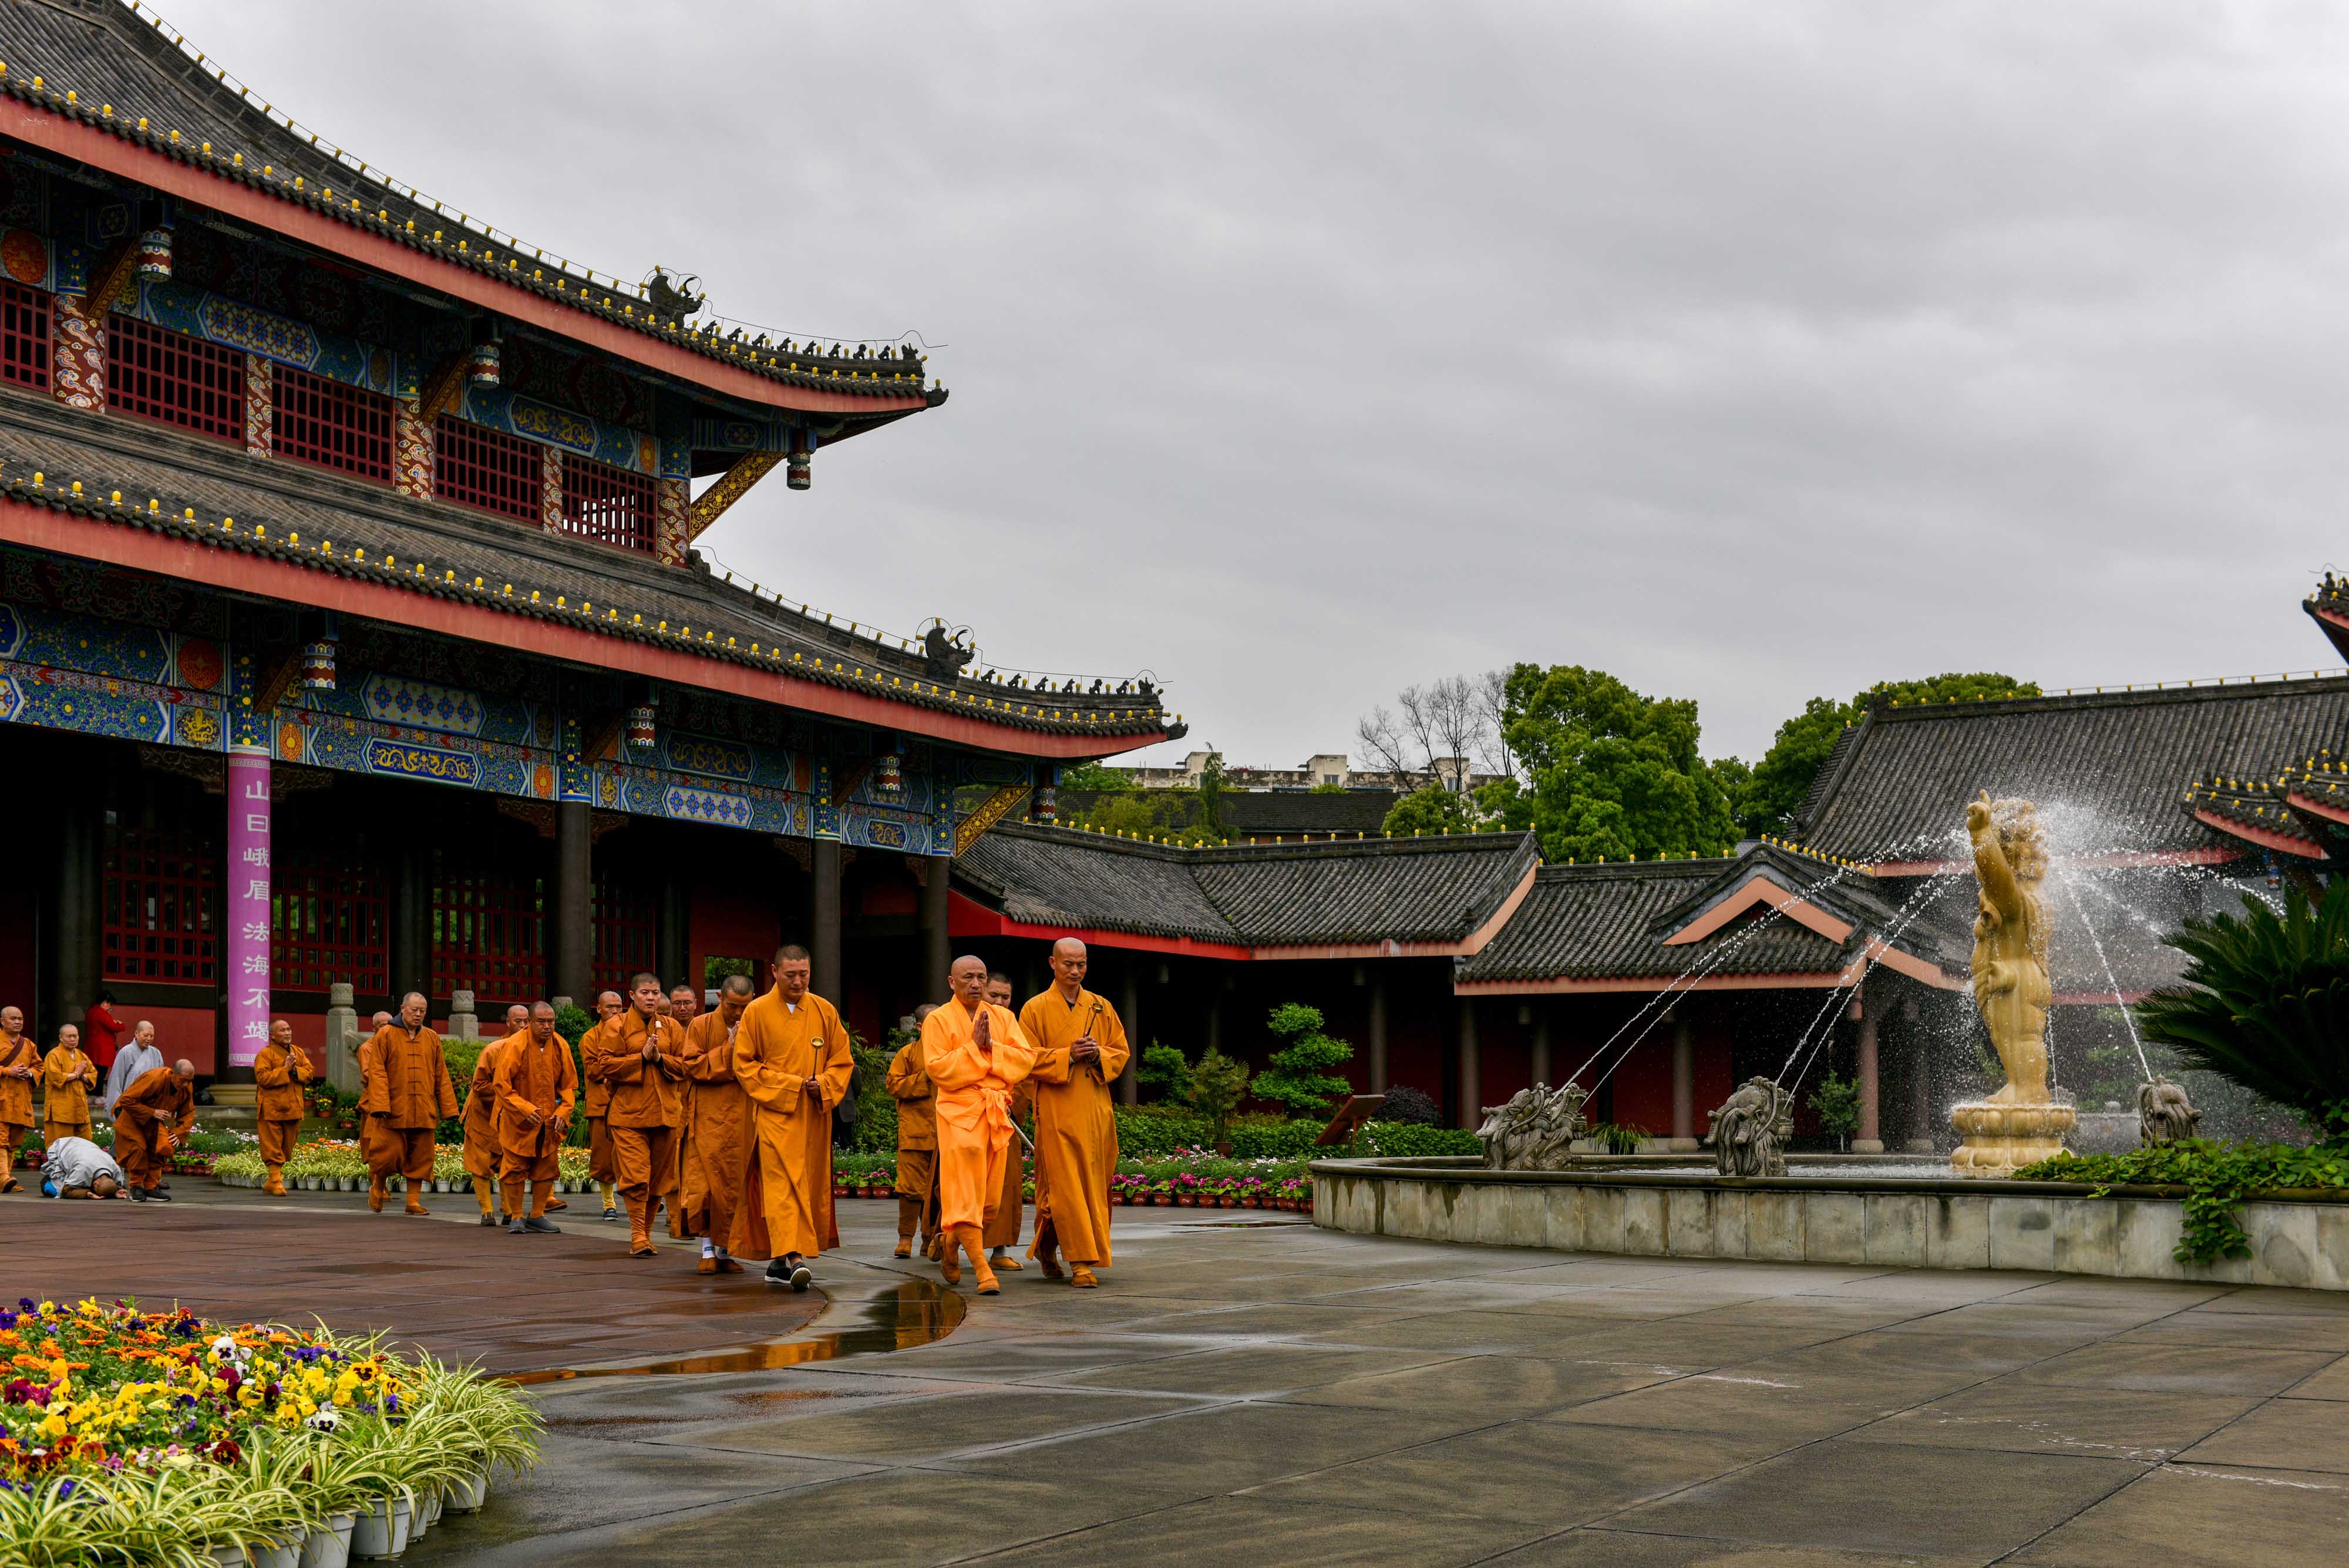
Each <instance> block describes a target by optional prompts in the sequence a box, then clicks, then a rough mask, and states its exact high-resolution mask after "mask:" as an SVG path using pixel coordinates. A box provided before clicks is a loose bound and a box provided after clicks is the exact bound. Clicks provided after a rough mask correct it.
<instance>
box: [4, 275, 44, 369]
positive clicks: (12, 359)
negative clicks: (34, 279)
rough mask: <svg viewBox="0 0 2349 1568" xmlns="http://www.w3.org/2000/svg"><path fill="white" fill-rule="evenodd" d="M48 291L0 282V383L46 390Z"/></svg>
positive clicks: (15, 283)
mask: <svg viewBox="0 0 2349 1568" xmlns="http://www.w3.org/2000/svg"><path fill="white" fill-rule="evenodd" d="M49 297H50V296H49V292H48V290H47V289H45V288H27V287H26V286H24V285H23V284H21V283H18V282H16V280H15V279H13V278H11V279H5V280H0V381H14V382H15V383H16V385H18V386H20V387H37V388H39V389H41V390H42V391H45V392H46V391H47V390H48V389H49Z"/></svg>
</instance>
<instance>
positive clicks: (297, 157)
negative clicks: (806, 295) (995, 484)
mask: <svg viewBox="0 0 2349 1568" xmlns="http://www.w3.org/2000/svg"><path fill="white" fill-rule="evenodd" d="M0 66H5V74H0V94H5V95H7V96H8V97H11V98H14V99H18V100H19V101H21V102H25V103H30V104H34V105H36V106H38V107H39V108H41V109H47V110H48V111H50V112H51V113H55V114H59V115H63V116H65V117H67V118H68V119H75V120H78V121H79V122H81V123H82V124H84V125H88V126H90V127H93V128H95V129H97V130H101V131H104V132H105V133H107V134H108V135H110V136H114V137H118V138H119V139H121V140H123V141H126V142H129V143H130V144H132V145H135V146H138V147H141V148H144V149H146V150H147V151H150V152H155V153H159V154H160V155H162V156H164V157H167V158H170V159H172V160H174V161H178V162H181V163H183V164H187V165H189V166H191V167H192V168H197V169H201V170H202V171H205V172H206V173H209V174H211V175H212V176H214V177H216V178H218V179H222V180H225V181H230V182H234V183H236V184H239V185H243V186H246V187H249V188H251V189H253V190H255V191H260V192H266V193H267V194H269V195H271V196H273V197H274V198H276V199H277V200H280V201H283V202H290V203H292V204H294V205H296V206H300V207H305V208H307V209H308V210H310V211H312V212H315V213H320V214H322V215H325V216H327V217H331V218H333V219H335V220H336V222H338V223H346V224H348V225H349V226H350V227H352V228H354V229H358V230H363V231H365V232H367V233H370V234H376V235H378V236H379V237H381V238H383V239H386V240H389V241H391V242H393V243H394V244H400V245H404V246H406V247H408V248H409V249H411V250H414V251H416V252H418V253H419V254H427V255H430V256H433V257H435V258H437V259H439V260H440V261H444V262H448V263H450V264H452V265H457V266H461V267H465V268H467V269H469V270H471V271H473V272H477V273H480V274H481V275H483V276H487V277H494V278H496V279H497V280H498V281H499V282H501V283H502V284H505V285H507V286H511V287H513V288H517V289H521V290H523V291H524V292H526V293H529V294H533V295H537V296H540V297H542V298H544V299H548V300H552V301H554V302H555V303H557V304H561V305H564V306H571V307H573V308H575V309H578V310H581V311H583V312H585V314H587V315H590V316H592V317H595V318H596V319H598V320H600V321H604V322H607V323H609V324H611V325H614V326H617V327H626V328H628V329H630V330H632V331H636V332H639V333H642V334H644V335H645V336H647V337H654V338H657V339H659V340H661V341H663V342H666V343H668V344H671V345H673V346H675V347H677V348H682V349H685V350H688V352H692V353H696V354H699V355H702V356H703V357H705V358H709V359H710V360H712V361H714V362H718V363H722V364H726V365H730V366H733V367H736V368H739V369H745V370H749V371H750V372H752V373H754V374H757V375H760V376H762V377H765V378H767V379H771V380H773V381H777V382H781V383H783V384H785V385H789V386H797V387H804V388H809V389H820V390H823V391H826V392H841V393H847V394H851V395H860V396H867V397H875V398H882V397H887V398H911V397H919V398H922V399H923V400H925V401H926V402H927V403H929V404H931V405H933V406H935V405H936V404H937V403H941V402H944V401H945V400H946V396H947V394H946V390H945V389H943V388H933V389H928V390H925V389H924V388H923V385H922V374H923V369H922V363H921V361H920V359H919V358H896V357H894V356H888V355H883V356H880V357H873V356H866V357H864V358H859V357H857V356H854V355H843V356H840V357H834V356H832V355H830V354H819V353H817V352H815V345H813V344H809V345H806V346H805V347H804V348H802V349H801V350H799V351H797V352H792V351H786V350H781V349H774V348H767V349H760V350H758V351H756V352H752V351H751V350H750V348H749V347H748V346H747V345H744V344H742V343H740V342H738V341H734V340H731V339H728V338H722V337H719V335H718V334H716V333H715V332H704V331H688V330H687V329H686V328H684V327H681V326H676V325H671V324H669V323H667V322H664V321H659V320H656V319H655V318H654V317H652V316H651V314H650V313H649V311H648V310H647V307H646V302H645V301H644V300H643V299H641V298H638V297H637V296H635V295H633V294H629V293H626V292H625V291H623V290H620V289H616V288H611V287H605V286H601V285H595V284H590V283H587V282H585V280H583V279H581V278H580V277H578V276H577V275H572V274H568V273H565V272H564V269H563V268H561V267H560V266H559V265H556V264H554V263H553V262H551V261H550V260H548V259H547V258H545V257H544V256H543V255H537V254H533V255H524V254H523V253H522V251H521V250H520V249H519V248H517V247H515V246H513V245H511V244H506V245H501V244H495V243H493V242H492V240H491V239H490V238H489V237H488V236H485V235H483V234H480V233H479V232H477V231H474V230H471V229H467V228H463V227H460V224H459V222H458V220H456V219H453V218H451V217H450V216H449V215H448V214H447V213H445V212H441V211H438V210H436V209H435V208H434V207H433V206H431V205H430V204H429V203H427V202H419V201H417V200H415V199H414V198H412V197H411V196H409V195H408V194H405V193H403V192H401V191H400V190H398V188H397V187H395V186H394V185H392V184H390V183H388V182H386V181H385V180H384V179H383V177H382V171H378V170H373V169H371V168H370V169H369V170H368V171H366V172H362V171H360V170H358V169H355V168H353V167H352V166H351V165H349V164H347V163H346V162H344V161H342V160H341V159H339V158H337V157H336V156H335V155H334V154H333V153H332V152H330V151H326V150H325V149H323V148H321V147H317V146H314V145H312V144H310V143H308V142H305V140H302V139H301V138H300V137H298V136H296V135H295V133H294V132H293V131H291V130H288V129H287V128H286V127H285V126H283V125H280V124H279V123H278V122H277V121H276V120H274V119H271V118H270V116H269V115H268V114H267V113H264V111H263V109H262V108H256V107H255V106H254V104H253V103H251V102H250V101H248V100H246V99H243V98H242V97H240V96H239V95H238V94H237V93H236V92H234V91H233V90H232V89H231V88H229V87H227V86H226V85H225V84H224V83H223V82H222V81H221V80H220V79H219V78H217V77H215V76H214V75H213V74H212V72H211V71H209V70H207V69H206V68H205V67H203V66H202V65H199V64H198V63H197V62H196V61H195V60H193V59H191V58H190V57H188V56H187V55H185V54H184V53H182V52H181V49H180V48H179V47H178V46H177V44H176V43H175V42H174V40H173V39H171V38H170V37H167V36H163V35H162V34H161V33H160V32H158V31H157V30H156V29H155V28H154V27H151V26H149V25H148V24H147V23H146V22H145V21H143V20H142V19H141V18H140V17H139V16H136V15H134V14H133V13H132V12H131V11H130V10H129V8H128V7H127V6H125V5H120V4H119V3H118V0H39V3H38V4H10V5H0ZM36 78H38V79H39V82H40V85H39V86H37V87H36V86H35V85H34V83H35V79H36ZM444 236H445V237H444ZM550 268H551V269H552V275H550Z"/></svg>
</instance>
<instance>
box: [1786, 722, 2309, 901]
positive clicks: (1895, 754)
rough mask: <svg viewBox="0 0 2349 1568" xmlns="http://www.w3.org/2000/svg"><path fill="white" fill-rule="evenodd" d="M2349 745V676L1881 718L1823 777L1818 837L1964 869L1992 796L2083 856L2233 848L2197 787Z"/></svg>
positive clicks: (1808, 825) (1806, 817)
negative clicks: (2034, 810) (2199, 816)
mask: <svg viewBox="0 0 2349 1568" xmlns="http://www.w3.org/2000/svg"><path fill="white" fill-rule="evenodd" d="M2344 735H2349V678H2344V677H2341V676H2328V677H2325V678H2323V679H2318V680H2262V681H2255V682H2242V683H2235V684H2229V685H2209V686H2189V687H2176V686H2172V687H2169V688H2167V689H2157V690H2152V691H2147V690H2142V689H2140V690H2137V691H2103V692H2095V693H2075V694H2072V695H2066V696H2055V697H2023V698H2013V699H2008V700H2004V701H1992V702H1950V703H1934V704H1930V705H1927V706H1919V707H1907V708H1890V707H1881V708H1873V709H1870V710H1869V711H1868V714H1867V715H1866V716H1865V717H1864V718H1862V719H1861V721H1860V722H1859V723H1858V724H1857V725H1856V726H1854V727H1853V728H1852V729H1851V730H1850V731H1848V732H1846V734H1845V736H1844V738H1843V740H1842V741H1841V742H1838V744H1837V748H1836V751H1835V753H1834V754H1833V756H1832V757H1831V759H1830V760H1829V762H1828V763H1827V765H1826V768H1825V769H1823V770H1822V771H1821V774H1820V777H1819V780H1818V782H1817V783H1816V784H1815V785H1814V786H1813V788H1812V792H1811V796H1810V798H1809V799H1808V800H1807V801H1806V802H1805V804H1804V808H1803V818H1802V826H1803V834H1802V836H1803V838H1804V840H1805V841H1806V843H1807V844H1808V845H1810V846H1814V847H1816V848H1818V849H1821V850H1824V851H1826V853H1829V854H1833V855H1843V856H1851V857H1859V858H1862V859H1869V860H1878V861H1886V860H1892V861H1899V860H1916V861H1924V860H1940V859H1950V858H1955V857H1958V856H1960V855H1961V853H1962V846H1961V842H1960V832H1961V825H1962V823H1963V820H1964V809H1965V803H1966V802H1967V801H1969V800H1971V799H1972V798H1973V796H1974V794H1975V792H1976V791H1978V790H1982V789H1988V790H1989V791H1990V792H1991V793H1992V794H1994V795H2022V796H2025V797H2028V798H2030V799H2033V800H2035V801H2037V802H2038V803H2039V805H2040V808H2041V810H2042V812H2043V813H2046V814H2049V815H2050V816H2051V819H2052V821H2053V823H2054V826H2055V827H2056V829H2057V831H2058V832H2059V834H2063V835H2065V836H2068V838H2069V839H2070V840H2071V841H2070V842H2066V843H2064V844H2061V845H2059V846H2058V847H2059V849H2061V850H2067V851H2069V852H2071V853H2075V854H2089V855H2095V854H2102V853H2111V852H2129V853H2176V852H2180V851H2187V850H2193V849H2200V848H2207V847H2209V846H2213V845H2217V844H2220V843H2222V842H2224V841H2223V840H2220V839H2218V838H2215V837H2214V836H2213V835H2212V833H2211V831H2210V830H2209V828H2207V827H2205V826H2202V825H2201V824H2199V823H2198V822H2196V821H2194V820H2193V819H2192V818H2191V817H2190V816H2189V815H2186V814H2184V813H2181V812H2180V811H2179V810H2178V794H2179V791H2180V788H2181V786H2182V784H2183V783H2184V781H2186V780H2187V779H2189V778H2192V777H2195V776H2196V775H2197V774H2210V773H2213V772H2215V773H2217V774H2221V775H2231V776H2243V775H2246V774H2249V775H2251V776H2264V775H2263V774H2261V772H2260V770H2261V769H2270V768H2272V766H2273V764H2274V759H2276V758H2277V757H2280V756H2283V757H2300V756H2304V755H2307V754H2310V753H2314V752H2316V751H2318V750H2319V749H2320V748H2323V747H2337V746H2339V745H2340V743H2341V742H2342V739H2343V737H2344ZM2088 840H2094V841H2095V842H2088Z"/></svg>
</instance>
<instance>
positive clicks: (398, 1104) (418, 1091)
mask: <svg viewBox="0 0 2349 1568" xmlns="http://www.w3.org/2000/svg"><path fill="white" fill-rule="evenodd" d="M425 1005H426V1004H425V1001H424V993H423V992H420V991H411V992H409V993H408V994H407V995H406V996H403V997H401V998H400V999H399V1016H398V1018H396V1019H394V1020H393V1021H392V1022H390V1023H387V1024H385V1025H384V1026H383V1027H382V1028H380V1029H378V1030H377V1031H376V1032H375V1033H374V1034H373V1035H372V1036H371V1037H370V1038H369V1039H368V1041H367V1044H364V1045H362V1046H360V1047H359V1080H360V1089H359V1114H360V1116H361V1117H362V1120H361V1121H360V1124H359V1126H360V1129H361V1131H360V1137H359V1146H360V1153H361V1154H362V1155H364V1156H365V1158H366V1159H367V1207H368V1208H369V1209H371V1210H375V1211H376V1212H377V1213H378V1214H380V1213H382V1212H383V1200H384V1199H385V1198H387V1197H388V1196H389V1195H390V1191H389V1188H388V1185H387V1184H388V1182H389V1181H390V1179H391V1178H392V1177H393V1176H394V1175H398V1176H403V1177H405V1178H407V1179H408V1211H409V1213H410V1214H429V1213H430V1212H431V1210H428V1209H426V1208H425V1207H424V1184H425V1183H426V1182H428V1181H429V1180H431V1179H432V1131H433V1129H434V1128H435V1127H439V1126H440V1124H441V1123H442V1122H443V1121H445V1120H447V1119H448V1118H449V1117H450V1116H455V1115H456V1114H457V1086H456V1085H454V1084H453V1083H451V1082H450V1079H449V1059H448V1057H447V1056H446V1055H445V1054H442V1052H441V1049H440V1035H439V1034H438V1033H434V1032H433V1031H432V1030H431V1029H429V1028H427V1027H426V1026H425V1023H424V1010H425Z"/></svg>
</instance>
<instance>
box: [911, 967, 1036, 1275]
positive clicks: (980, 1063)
mask: <svg viewBox="0 0 2349 1568" xmlns="http://www.w3.org/2000/svg"><path fill="white" fill-rule="evenodd" d="M947 979H948V981H949V982H950V983H951V984H952V985H953V987H954V1000H952V1001H951V1002H947V1003H946V1004H945V1005H944V1006H942V1007H940V1008H939V1009H938V1010H937V1011H936V1012H933V1013H931V1014H930V1015H929V1016H928V1017H927V1018H925V1019H923V1020H922V1064H923V1066H924V1067H926V1068H927V1069H928V1071H929V1075H930V1081H931V1082H932V1083H933V1084H935V1085H937V1091H936V1111H937V1123H938V1226H939V1229H940V1231H942V1232H943V1233H944V1234H945V1235H946V1236H947V1244H946V1247H945V1249H944V1251H943V1252H942V1254H941V1256H940V1257H939V1259H938V1272H940V1273H942V1274H944V1275H945V1276H946V1279H947V1283H948V1284H952V1283H954V1282H957V1281H958V1280H960V1279H961V1278H962V1270H961V1269H960V1268H959V1267H958V1266H957V1264H956V1262H955V1251H956V1250H957V1248H959V1249H960V1250H961V1251H963V1252H964V1253H966V1254H967V1255H968V1257H969V1259H970V1264H971V1273H972V1277H973V1279H974V1280H976V1281H977V1282H978V1293H979V1294H981V1295H983V1296H991V1295H996V1294H999V1293H1001V1291H1002V1288H1003V1287H1002V1286H1001V1285H999V1284H998V1283H997V1282H996V1279H995V1271H994V1270H992V1269H990V1268H988V1266H987V1254H986V1252H985V1251H982V1248H983V1246H984V1241H982V1228H983V1227H984V1226H985V1224H986V1223H987V1220H988V1219H989V1218H990V1217H991V1216H992V1215H993V1213H994V1212H995V1210H996V1209H997V1207H998V1206H999V1204H1000V1203H1001V1202H1002V1195H1003V1162H1004V1161H1005V1160H1006V1159H1007V1158H1010V1147H1011V1142H1012V1139H1013V1138H1014V1137H1017V1136H1018V1135H1017V1134H1015V1133H1014V1132H1013V1131H1012V1130H1011V1116H1010V1110H1009V1106H1010V1104H1011V1091H1012V1090H1013V1089H1014V1088H1016V1087H1017V1086H1018V1085H1019V1081H1020V1080H1021V1079H1022V1078H1025V1077H1026V1076H1027V1075H1028V1070H1029V1068H1030V1067H1031V1066H1033V1065H1034V1064H1035V1061H1036V1054H1035V1053H1034V1052H1033V1051H1031V1050H1030V1049H1029V1045H1028V1041H1027V1038H1026V1037H1025V1036H1024V1035H1022V1034H1021V1033H1019V1020H1017V1019H1015V1018H1013V1017H1012V1016H1011V1014H1010V1012H1009V1011H1008V1010H1006V1009H1004V1008H1000V1007H998V1006H996V1005H994V1004H993V1003H992V1002H988V1000H987V965H986V963H985V962H984V961H981V960H979V959H977V958H969V957H965V958H958V959H957V960H955V961H954V968H953V969H952V970H951V971H948V974H947Z"/></svg>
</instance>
